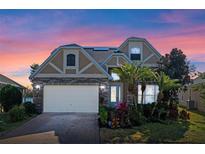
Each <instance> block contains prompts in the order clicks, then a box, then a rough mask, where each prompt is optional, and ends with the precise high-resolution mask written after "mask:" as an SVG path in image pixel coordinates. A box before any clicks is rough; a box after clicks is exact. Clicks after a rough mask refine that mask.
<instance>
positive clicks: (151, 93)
mask: <svg viewBox="0 0 205 154" xmlns="http://www.w3.org/2000/svg"><path fill="white" fill-rule="evenodd" d="M158 93H159V87H158V86H157V85H146V89H145V92H144V102H143V103H145V104H148V103H153V102H156V101H157V95H158ZM141 99H142V91H141V85H139V86H138V102H141Z"/></svg>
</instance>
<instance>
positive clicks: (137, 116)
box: [129, 109, 146, 126]
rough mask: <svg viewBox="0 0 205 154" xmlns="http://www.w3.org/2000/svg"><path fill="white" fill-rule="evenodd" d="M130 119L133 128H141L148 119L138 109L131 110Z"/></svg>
mask: <svg viewBox="0 0 205 154" xmlns="http://www.w3.org/2000/svg"><path fill="white" fill-rule="evenodd" d="M129 119H130V122H131V124H132V125H133V126H139V125H141V124H143V123H145V122H146V118H145V117H144V116H143V115H142V113H141V112H139V111H137V110H136V109H131V110H130V111H129Z"/></svg>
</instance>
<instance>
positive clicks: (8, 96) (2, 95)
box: [0, 85, 22, 112]
mask: <svg viewBox="0 0 205 154" xmlns="http://www.w3.org/2000/svg"><path fill="white" fill-rule="evenodd" d="M0 100H1V101H0V102H1V105H2V107H3V110H4V111H5V112H8V111H9V110H10V109H11V108H12V107H14V106H15V105H20V104H21V102H22V93H21V91H20V90H19V89H18V88H16V87H14V86H11V85H6V86H4V87H3V88H2V89H1V91H0Z"/></svg>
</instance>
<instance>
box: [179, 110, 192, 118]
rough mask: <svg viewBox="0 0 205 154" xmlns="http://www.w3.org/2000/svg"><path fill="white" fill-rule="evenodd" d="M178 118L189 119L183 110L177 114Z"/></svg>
mask: <svg viewBox="0 0 205 154" xmlns="http://www.w3.org/2000/svg"><path fill="white" fill-rule="evenodd" d="M179 118H181V119H182V120H189V119H190V115H189V112H187V111H186V110H184V109H183V110H182V111H180V112H179Z"/></svg>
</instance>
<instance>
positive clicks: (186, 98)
mask: <svg viewBox="0 0 205 154" xmlns="http://www.w3.org/2000/svg"><path fill="white" fill-rule="evenodd" d="M199 84H205V79H203V78H202V77H201V76H199V77H197V78H194V80H193V83H192V84H190V85H187V86H186V89H185V90H181V91H180V92H179V95H178V97H179V103H180V105H182V106H185V107H187V108H188V109H197V110H199V111H202V112H205V100H204V99H202V98H201V94H200V91H197V90H196V89H195V88H194V87H196V86H197V85H199Z"/></svg>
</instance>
